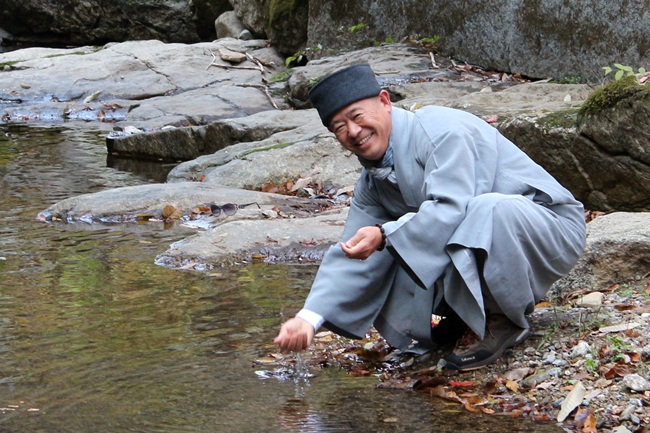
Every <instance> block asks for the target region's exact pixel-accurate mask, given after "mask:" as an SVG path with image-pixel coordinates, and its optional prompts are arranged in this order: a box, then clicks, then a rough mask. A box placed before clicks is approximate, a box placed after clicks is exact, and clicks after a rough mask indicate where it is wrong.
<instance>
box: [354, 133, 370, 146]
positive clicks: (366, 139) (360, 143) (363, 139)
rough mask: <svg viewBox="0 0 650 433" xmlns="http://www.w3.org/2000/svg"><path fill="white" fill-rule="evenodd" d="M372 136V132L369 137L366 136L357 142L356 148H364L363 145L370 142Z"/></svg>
mask: <svg viewBox="0 0 650 433" xmlns="http://www.w3.org/2000/svg"><path fill="white" fill-rule="evenodd" d="M372 135H373V134H372V132H371V133H370V134H368V135H366V136H365V137H363V138H362V139H361V140H359V141H357V144H356V146H357V147H360V146H363V145H364V144H365V143H366V141H368V140H370V137H372Z"/></svg>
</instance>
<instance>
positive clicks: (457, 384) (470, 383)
mask: <svg viewBox="0 0 650 433" xmlns="http://www.w3.org/2000/svg"><path fill="white" fill-rule="evenodd" d="M449 385H450V386H455V387H457V388H467V387H470V386H474V385H476V382H475V381H473V380H464V381H454V380H450V381H449Z"/></svg>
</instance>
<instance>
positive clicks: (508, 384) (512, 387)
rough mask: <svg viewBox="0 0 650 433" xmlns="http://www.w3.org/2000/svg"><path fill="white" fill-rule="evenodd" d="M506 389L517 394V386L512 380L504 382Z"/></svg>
mask: <svg viewBox="0 0 650 433" xmlns="http://www.w3.org/2000/svg"><path fill="white" fill-rule="evenodd" d="M506 388H508V389H509V390H510V391H512V392H518V391H519V384H518V383H517V382H515V381H514V380H509V381H507V382H506Z"/></svg>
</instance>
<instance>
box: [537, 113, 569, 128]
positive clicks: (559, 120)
mask: <svg viewBox="0 0 650 433" xmlns="http://www.w3.org/2000/svg"><path fill="white" fill-rule="evenodd" d="M577 116H578V110H575V109H574V110H561V111H556V112H553V113H550V114H547V115H545V116H542V117H540V118H539V123H540V124H541V125H544V126H546V127H548V128H565V129H567V128H573V127H574V126H576V118H577Z"/></svg>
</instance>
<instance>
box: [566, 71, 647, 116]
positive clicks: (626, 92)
mask: <svg viewBox="0 0 650 433" xmlns="http://www.w3.org/2000/svg"><path fill="white" fill-rule="evenodd" d="M647 91H648V88H647V87H646V86H643V85H641V84H639V82H638V80H637V78H636V77H635V76H633V75H629V76H627V77H624V78H622V79H620V80H617V81H613V82H611V83H608V84H605V85H604V86H602V87H600V88H599V89H597V90H596V91H595V92H594V93H592V94H591V95H590V96H589V98H587V100H586V101H585V102H584V104H582V107H581V108H580V111H579V112H578V123H580V121H581V119H583V118H584V117H586V116H597V115H598V114H600V113H601V112H603V111H604V110H607V109H609V108H612V107H614V106H616V104H618V103H619V102H621V101H623V100H625V99H628V98H630V97H632V96H634V95H636V94H637V93H639V92H647Z"/></svg>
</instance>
